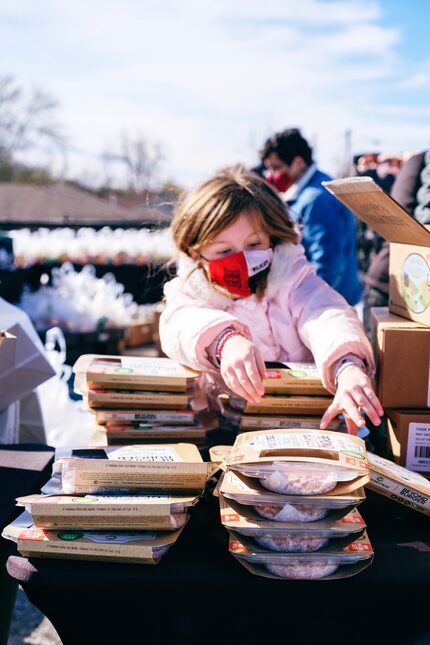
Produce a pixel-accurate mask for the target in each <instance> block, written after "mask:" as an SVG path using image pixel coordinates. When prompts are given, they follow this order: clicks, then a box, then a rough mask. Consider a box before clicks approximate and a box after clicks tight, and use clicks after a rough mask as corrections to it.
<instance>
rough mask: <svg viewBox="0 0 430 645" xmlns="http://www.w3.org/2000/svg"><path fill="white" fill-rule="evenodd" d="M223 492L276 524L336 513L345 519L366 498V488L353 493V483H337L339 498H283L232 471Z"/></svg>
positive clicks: (306, 520)
mask: <svg viewBox="0 0 430 645" xmlns="http://www.w3.org/2000/svg"><path fill="white" fill-rule="evenodd" d="M220 491H221V493H222V494H223V496H224V497H226V498H228V499H229V500H233V501H234V502H237V503H239V504H241V505H245V506H247V507H252V508H253V509H254V510H255V512H256V513H257V514H258V515H259V516H260V517H262V518H265V519H267V520H273V521H275V522H316V521H319V520H322V519H324V518H325V517H326V516H328V515H329V514H330V515H333V512H336V513H337V516H338V517H343V516H344V515H346V514H347V513H348V512H349V511H351V510H353V509H354V508H355V507H356V506H358V504H360V503H361V502H362V501H363V500H364V499H365V493H364V489H363V488H362V487H361V488H358V489H354V490H352V491H351V490H350V483H349V482H345V483H344V484H343V485H341V484H338V485H337V487H336V492H337V494H336V495H309V496H307V497H303V495H284V494H282V493H274V492H271V491H269V490H267V489H265V488H264V487H263V486H261V484H259V482H258V480H256V479H252V478H250V477H246V476H245V475H241V474H240V473H236V472H234V471H232V470H229V471H227V472H226V473H225V474H224V475H223V479H222V482H221V484H220Z"/></svg>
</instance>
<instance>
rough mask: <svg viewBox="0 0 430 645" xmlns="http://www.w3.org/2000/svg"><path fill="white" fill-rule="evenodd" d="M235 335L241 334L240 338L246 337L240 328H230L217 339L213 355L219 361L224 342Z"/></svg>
mask: <svg viewBox="0 0 430 645" xmlns="http://www.w3.org/2000/svg"><path fill="white" fill-rule="evenodd" d="M235 336H242V338H246V336H245V334H244V333H243V331H241V330H240V329H230V330H229V331H226V333H225V334H224V335H223V336H222V337H221V338H220V340H219V341H218V345H217V348H216V351H215V356H216V358H217V360H218V362H219V363H221V359H222V352H223V349H224V346H225V344H226V342H227V341H228V340H230V338H234V337H235Z"/></svg>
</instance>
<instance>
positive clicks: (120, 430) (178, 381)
mask: <svg viewBox="0 0 430 645" xmlns="http://www.w3.org/2000/svg"><path fill="white" fill-rule="evenodd" d="M73 371H74V372H75V390H76V391H77V392H79V393H80V394H82V395H83V396H84V399H85V401H86V403H87V405H88V407H89V408H90V409H91V410H93V411H94V412H95V416H96V422H97V423H98V424H99V425H100V426H101V427H102V428H103V430H104V432H105V438H106V442H107V443H108V444H109V445H110V444H127V443H130V442H132V443H148V442H154V441H157V442H163V441H169V442H171V441H192V442H193V443H195V444H197V445H204V444H205V443H206V439H207V434H208V432H210V430H212V429H215V428H216V427H217V426H218V419H217V416H216V414H215V413H214V412H209V410H208V401H207V397H206V395H205V393H204V392H203V391H202V389H201V388H200V386H199V382H198V373H197V372H194V371H193V370H190V369H188V368H186V367H183V366H182V365H180V364H179V363H177V362H176V361H173V360H171V359H169V358H149V357H125V356H96V355H92V354H85V355H83V356H81V357H80V358H79V360H78V361H77V362H76V363H75V365H74V367H73Z"/></svg>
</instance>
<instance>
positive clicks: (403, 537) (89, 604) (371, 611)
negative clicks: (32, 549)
mask: <svg viewBox="0 0 430 645" xmlns="http://www.w3.org/2000/svg"><path fill="white" fill-rule="evenodd" d="M361 511H362V514H363V516H364V518H365V519H366V521H367V523H368V533H369V536H370V538H371V541H372V543H373V546H374V549H375V559H374V562H373V564H372V565H371V566H370V567H368V568H367V569H365V570H364V571H362V572H361V573H360V574H358V575H356V576H354V577H353V578H348V579H344V580H334V581H312V582H302V581H300V582H297V581H283V580H273V579H264V578H260V577H257V576H253V575H252V574H250V573H249V572H248V571H246V570H245V569H244V568H243V567H242V566H241V565H240V564H239V563H238V562H236V561H235V559H234V558H233V557H232V556H230V555H229V554H228V550H227V542H228V539H227V532H226V531H225V529H223V528H222V527H221V525H220V522H219V515H218V506H217V500H216V499H215V498H210V497H207V498H206V499H205V500H203V501H202V502H200V504H199V505H198V506H197V507H196V508H195V509H193V513H192V518H191V521H190V522H189V523H188V525H187V527H186V528H185V529H184V531H183V533H182V535H181V536H180V539H179V540H178V542H177V544H176V545H174V546H173V547H172V549H171V550H170V552H169V553H168V554H167V555H166V556H165V558H164V559H163V560H162V561H161V562H160V563H159V564H158V565H156V566H153V567H151V566H147V565H126V564H116V563H111V564H103V563H96V562H77V561H70V560H48V559H45V560H44V559H32V560H29V559H27V558H22V557H10V558H9V561H8V571H9V573H10V575H12V576H13V577H14V578H15V579H16V580H18V581H19V582H20V584H21V585H22V586H23V588H24V589H25V591H26V593H27V595H28V597H29V598H30V600H31V602H33V603H34V604H35V605H36V606H37V607H39V609H41V611H42V612H44V613H45V614H46V615H47V616H48V618H49V619H50V620H51V621H52V622H53V624H54V626H55V627H56V629H57V631H58V633H59V635H60V637H61V639H62V640H63V642H64V643H65V645H67V644H70V643H73V644H75V643H76V644H77V643H91V644H94V643H105V644H106V643H118V642H125V643H146V642H148V643H158V642H166V641H167V640H168V639H171V642H173V643H175V645H176V644H179V643H197V642H199V643H203V642H205V644H207V643H212V642H213V643H215V642H218V643H229V642H231V643H233V642H234V643H238V644H239V643H259V644H260V645H262V643H269V642H270V643H275V642H277V640H286V641H287V642H288V643H313V642H315V643H343V645H345V644H346V643H363V644H364V643H380V642H382V641H384V642H389V641H391V642H392V643H418V642H419V643H426V642H430V611H429V603H428V594H429V591H430V533H429V527H430V518H426V517H425V516H423V515H420V514H418V513H416V512H413V511H411V510H409V509H407V508H403V507H401V506H400V505H398V504H396V503H395V502H392V501H391V500H388V499H386V498H383V497H380V496H378V495H377V494H375V493H372V492H369V493H368V499H367V500H366V501H365V502H364V503H363V504H362V506H361Z"/></svg>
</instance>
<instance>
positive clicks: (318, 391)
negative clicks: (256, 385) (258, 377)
mask: <svg viewBox="0 0 430 645" xmlns="http://www.w3.org/2000/svg"><path fill="white" fill-rule="evenodd" d="M266 372H267V378H265V379H263V385H264V389H265V393H266V394H309V395H313V396H316V395H321V396H331V395H330V392H328V390H326V389H325V387H324V386H323V384H322V382H321V379H320V376H319V374H318V371H317V368H316V365H315V363H294V362H289V361H287V362H284V363H266Z"/></svg>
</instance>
